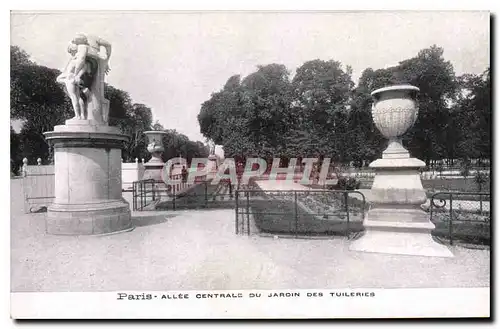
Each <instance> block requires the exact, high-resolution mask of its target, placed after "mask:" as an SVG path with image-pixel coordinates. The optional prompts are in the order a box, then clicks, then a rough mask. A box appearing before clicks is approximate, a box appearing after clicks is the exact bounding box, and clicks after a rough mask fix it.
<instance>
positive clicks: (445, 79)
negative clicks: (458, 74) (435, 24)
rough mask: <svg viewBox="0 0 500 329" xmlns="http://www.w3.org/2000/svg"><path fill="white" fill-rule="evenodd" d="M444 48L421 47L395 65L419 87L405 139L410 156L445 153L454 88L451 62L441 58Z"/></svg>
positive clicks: (433, 156)
mask: <svg viewBox="0 0 500 329" xmlns="http://www.w3.org/2000/svg"><path fill="white" fill-rule="evenodd" d="M443 53H444V50H443V49H442V48H440V47H437V46H432V47H430V48H426V49H423V50H421V51H420V52H419V53H418V55H417V56H416V57H414V58H411V59H408V60H405V61H402V62H401V63H400V64H399V66H398V72H400V73H401V75H402V76H403V78H404V80H405V81H407V82H409V83H410V84H412V85H415V86H417V87H418V88H420V92H419V114H418V119H417V122H416V123H415V125H414V126H413V127H412V129H410V131H409V132H408V134H407V136H406V138H405V141H406V144H407V146H408V148H409V150H410V152H411V153H412V155H413V156H416V157H418V158H421V159H423V160H425V162H426V164H427V165H429V163H430V160H431V159H440V158H444V157H446V147H445V144H444V143H443V141H446V139H447V138H448V137H451V138H453V136H447V134H446V133H447V132H449V131H450V130H449V129H448V123H449V119H450V116H449V106H448V104H449V102H448V101H449V100H451V99H453V98H454V97H455V95H456V91H457V81H456V78H455V73H454V71H453V66H452V64H451V63H450V62H449V61H446V60H445V59H444V58H443Z"/></svg>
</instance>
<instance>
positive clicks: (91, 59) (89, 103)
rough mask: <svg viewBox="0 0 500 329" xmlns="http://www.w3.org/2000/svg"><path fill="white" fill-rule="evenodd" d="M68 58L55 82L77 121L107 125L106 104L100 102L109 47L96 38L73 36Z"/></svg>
mask: <svg viewBox="0 0 500 329" xmlns="http://www.w3.org/2000/svg"><path fill="white" fill-rule="evenodd" d="M68 53H69V54H70V55H71V58H70V60H69V61H68V64H67V65H66V67H65V69H64V70H63V72H62V73H61V74H60V75H59V76H58V77H57V79H56V80H57V82H59V83H62V84H64V85H65V87H66V92H67V94H68V96H69V98H70V100H71V104H72V106H73V110H74V112H75V116H74V118H73V119H77V120H93V121H96V122H97V123H99V124H107V123H108V119H109V113H108V112H109V101H108V100H106V99H105V98H104V76H105V74H107V73H108V72H109V57H110V55H111V44H110V43H109V42H107V41H105V40H103V39H101V38H99V37H95V36H90V35H85V34H77V35H76V36H75V37H74V38H73V39H72V40H71V43H70V44H69V46H68Z"/></svg>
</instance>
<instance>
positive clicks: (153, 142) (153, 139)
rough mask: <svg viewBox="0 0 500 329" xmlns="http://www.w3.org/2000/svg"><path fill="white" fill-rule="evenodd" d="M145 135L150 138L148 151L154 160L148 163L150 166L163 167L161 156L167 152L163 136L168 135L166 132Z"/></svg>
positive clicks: (146, 133) (153, 132) (149, 132)
mask: <svg viewBox="0 0 500 329" xmlns="http://www.w3.org/2000/svg"><path fill="white" fill-rule="evenodd" d="M144 135H146V137H147V138H148V146H147V150H148V152H149V153H151V155H152V158H151V160H149V161H148V164H150V165H163V160H162V159H161V154H162V153H163V151H165V148H164V147H163V136H165V135H167V133H166V132H164V131H145V132H144Z"/></svg>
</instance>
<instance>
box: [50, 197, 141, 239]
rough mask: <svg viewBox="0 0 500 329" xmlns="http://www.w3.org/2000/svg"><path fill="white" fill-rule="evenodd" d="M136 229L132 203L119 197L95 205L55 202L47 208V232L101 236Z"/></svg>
mask: <svg viewBox="0 0 500 329" xmlns="http://www.w3.org/2000/svg"><path fill="white" fill-rule="evenodd" d="M133 229H134V226H133V224H132V220H131V217H130V209H129V204H128V203H127V202H126V201H124V200H123V201H122V200H117V201H112V202H101V203H94V204H84V205H82V204H52V205H50V206H49V207H48V208H47V233H49V234H59V235H100V234H110V233H121V232H127V231H131V230H133Z"/></svg>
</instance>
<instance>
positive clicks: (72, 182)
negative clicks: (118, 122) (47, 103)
mask: <svg viewBox="0 0 500 329" xmlns="http://www.w3.org/2000/svg"><path fill="white" fill-rule="evenodd" d="M45 135H46V137H47V140H48V141H49V142H50V143H51V144H53V146H54V160H55V161H54V162H55V163H54V173H55V200H54V203H53V204H52V205H50V206H49V207H48V208H47V221H46V224H47V226H46V229H47V233H49V234H64V235H98V234H109V233H118V232H124V231H130V230H132V229H133V228H134V226H133V223H132V218H131V215H130V208H129V204H128V203H127V202H126V201H125V200H124V199H123V197H122V180H121V150H120V149H121V147H122V146H123V142H125V141H126V140H127V139H128V137H127V136H125V135H123V134H121V133H120V130H119V129H118V128H116V127H108V126H105V125H99V124H96V123H95V122H93V121H91V120H68V121H67V122H66V125H63V126H56V127H54V131H51V132H47V133H45Z"/></svg>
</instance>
